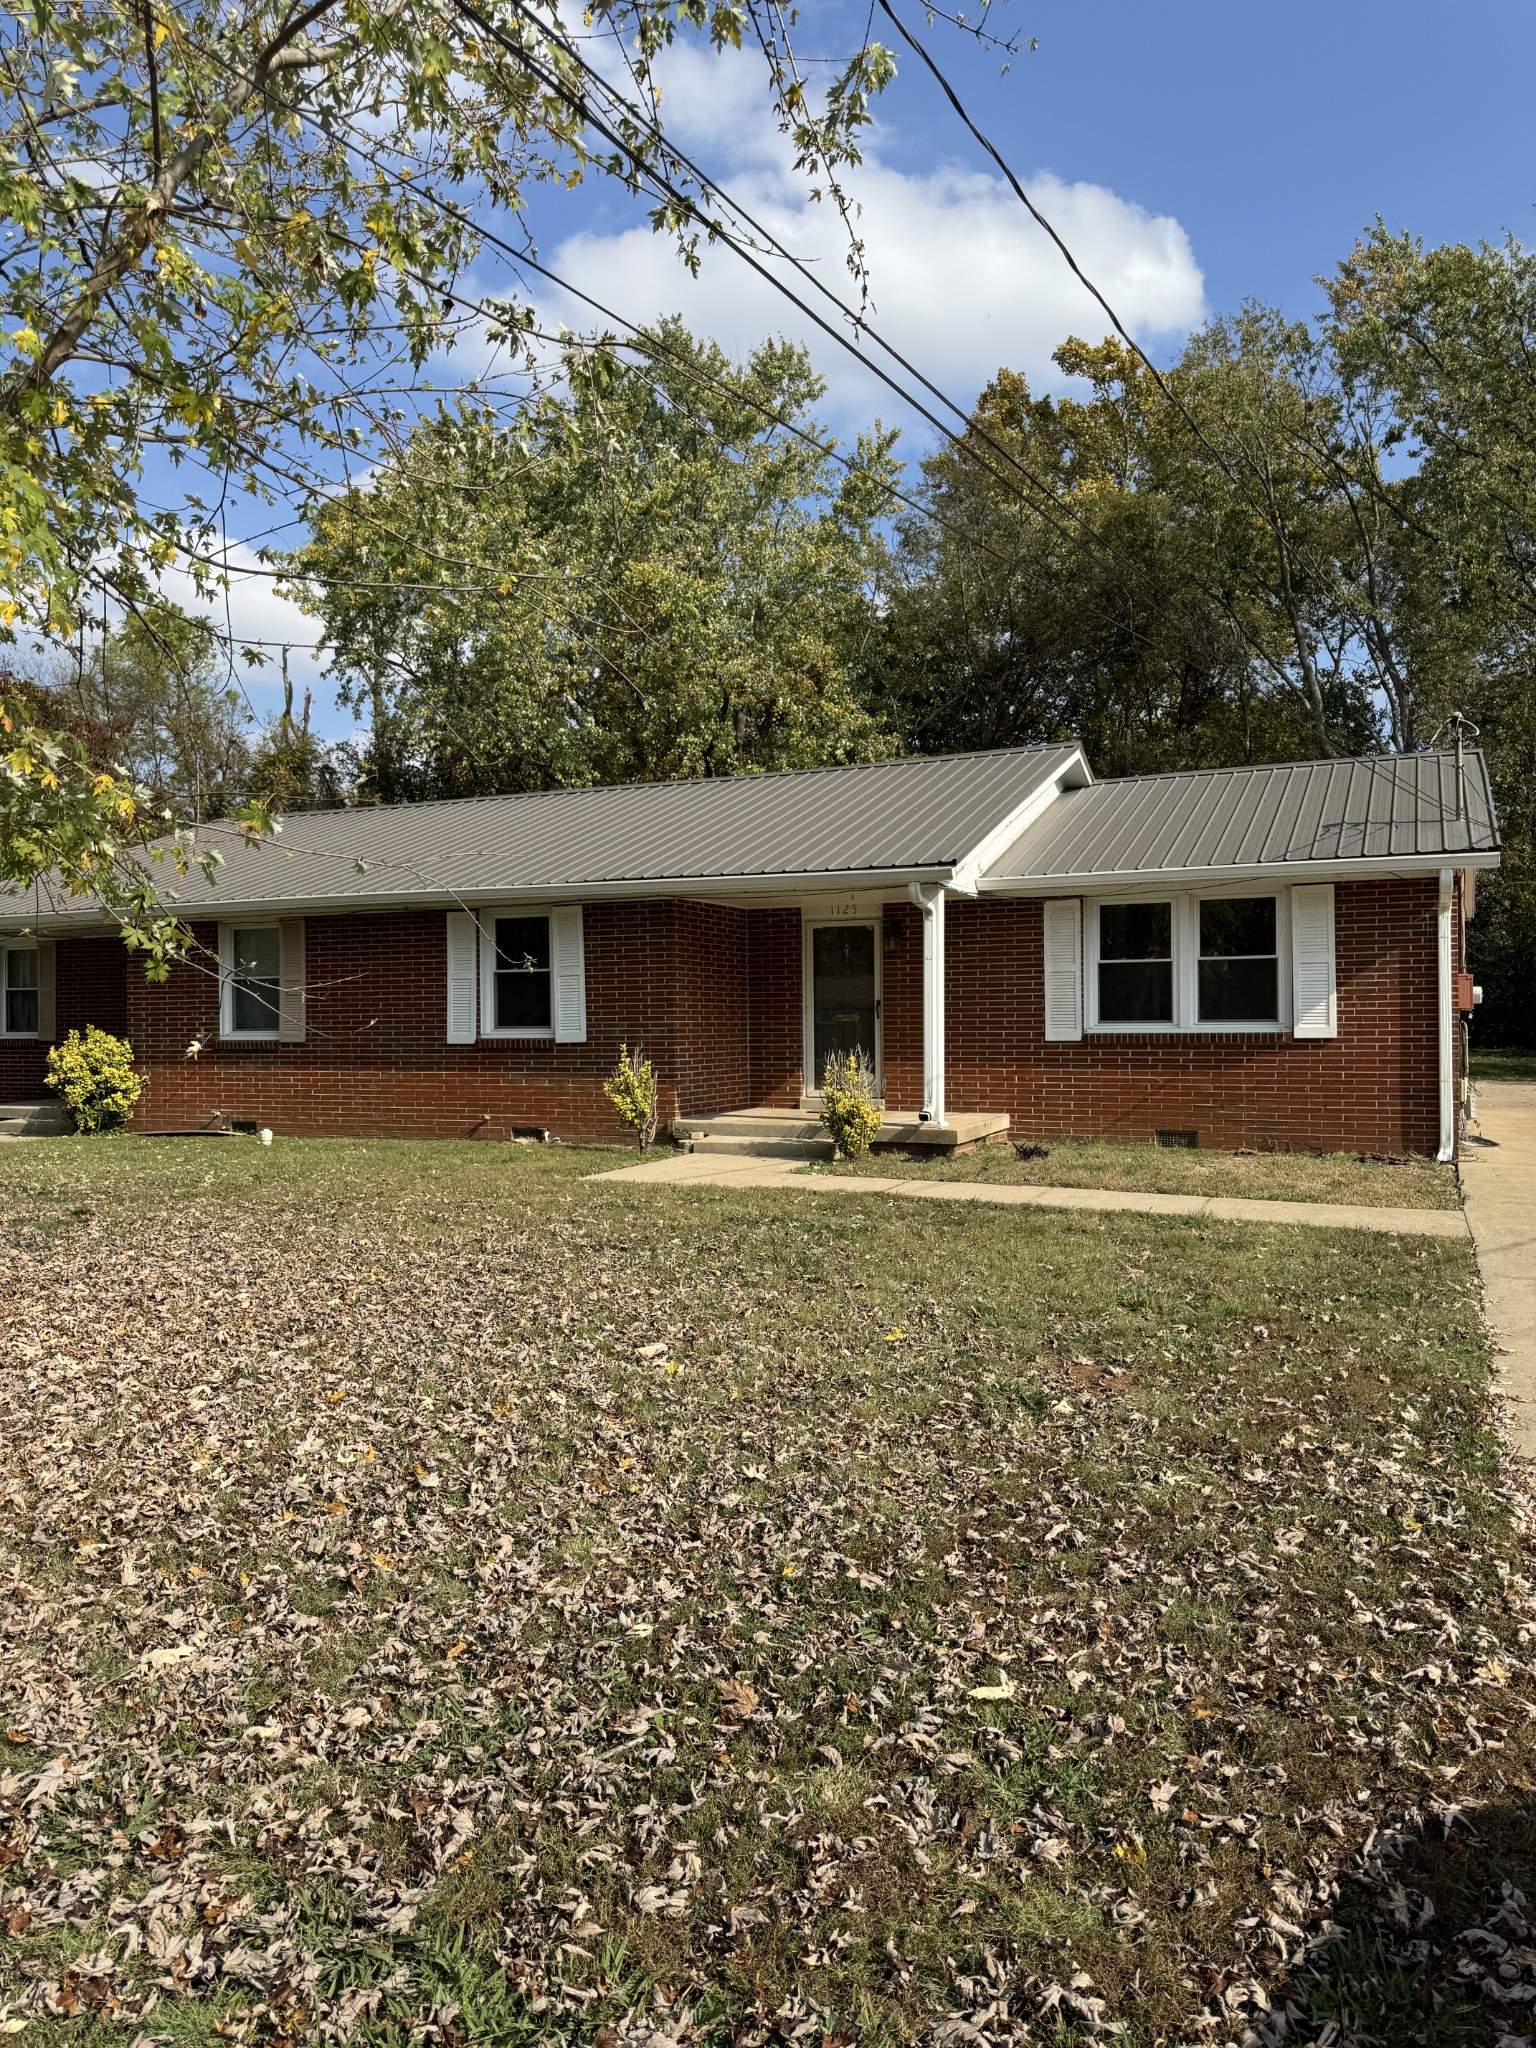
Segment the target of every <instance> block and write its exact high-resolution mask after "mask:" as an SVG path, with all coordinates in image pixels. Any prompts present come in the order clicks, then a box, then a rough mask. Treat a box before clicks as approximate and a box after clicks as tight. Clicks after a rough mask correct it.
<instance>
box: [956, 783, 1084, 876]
mask: <svg viewBox="0 0 1536 2048" xmlns="http://www.w3.org/2000/svg"><path fill="white" fill-rule="evenodd" d="M1092 781H1093V770H1092V769H1091V768H1090V767H1089V765H1088V756H1087V755H1086V754H1085V753H1084V752H1083V750H1082V748H1081V747H1079V748H1078V749H1077V750H1076V752H1075V753H1074V754H1073V755H1072V758H1071V759H1070V760H1069V761H1066V762H1064V763H1063V764H1062V766H1061V767H1060V768H1058V769H1057V771H1056V773H1055V774H1054V775H1052V776H1050V777H1049V778H1048V779H1047V780H1046V781H1045V782H1043V783H1041V785H1040V787H1039V788H1038V789H1032V790H1031V791H1030V793H1029V795H1028V796H1027V797H1025V798H1024V800H1023V802H1022V803H1020V804H1018V805H1016V806H1015V808H1014V809H1013V810H1012V811H1010V812H1009V814H1008V816H1007V817H1006V818H1004V819H1003V821H1002V823H1001V824H1000V825H995V826H994V827H993V828H992V830H991V831H990V832H989V833H988V834H987V836H986V838H985V839H983V840H982V842H981V844H980V845H979V846H974V847H972V849H971V851H970V852H969V853H968V854H967V855H966V856H965V858H964V859H963V860H962V861H961V862H960V864H959V865H958V867H957V868H956V869H955V879H954V881H953V882H952V883H951V885H950V886H951V887H952V888H954V889H956V890H958V891H960V892H961V893H962V894H965V895H974V894H975V892H976V890H977V888H978V887H979V886H981V878H982V875H983V872H984V871H985V869H986V868H987V867H989V866H990V865H991V863H992V862H993V861H995V860H1000V859H1001V858H1002V856H1003V855H1004V854H1005V853H1006V852H1007V851H1008V848H1009V847H1010V846H1012V844H1013V842H1014V841H1015V840H1016V839H1018V838H1020V837H1021V836H1022V835H1023V833H1025V832H1026V831H1027V830H1028V829H1029V827H1030V826H1031V825H1033V824H1034V822H1035V820H1036V819H1037V818H1039V817H1043V816H1044V814H1045V812H1047V811H1048V810H1049V809H1050V807H1051V805H1052V804H1053V803H1055V802H1056V801H1057V800H1058V798H1059V797H1060V796H1061V793H1062V791H1063V790H1065V789H1067V788H1072V789H1086V788H1088V786H1089V785H1090V783H1091V782H1092Z"/></svg>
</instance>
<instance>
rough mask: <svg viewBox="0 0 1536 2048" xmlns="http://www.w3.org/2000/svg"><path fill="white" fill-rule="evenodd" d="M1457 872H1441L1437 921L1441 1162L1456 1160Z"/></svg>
mask: <svg viewBox="0 0 1536 2048" xmlns="http://www.w3.org/2000/svg"><path fill="white" fill-rule="evenodd" d="M1455 908H1456V870H1455V869H1454V868H1442V869H1441V870H1440V904H1439V915H1438V916H1437V918H1436V939H1437V946H1436V952H1437V955H1438V958H1437V963H1436V964H1437V970H1438V971H1437V974H1436V994H1437V996H1438V998H1439V1002H1438V1008H1439V1013H1440V1033H1439V1037H1440V1150H1439V1153H1438V1155H1437V1157H1438V1158H1439V1159H1440V1160H1442V1161H1448V1160H1452V1159H1454V1158H1455V1157H1456V990H1455V986H1454V983H1453V981H1452V976H1451V970H1452V967H1453V965H1454V951H1453V947H1454V937H1455V933H1454V924H1453V918H1454V912H1455Z"/></svg>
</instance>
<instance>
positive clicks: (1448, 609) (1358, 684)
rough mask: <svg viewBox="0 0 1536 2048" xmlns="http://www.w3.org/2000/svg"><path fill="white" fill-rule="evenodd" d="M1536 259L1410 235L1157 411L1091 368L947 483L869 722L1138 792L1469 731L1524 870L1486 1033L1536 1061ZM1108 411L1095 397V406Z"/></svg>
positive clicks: (1205, 351) (1207, 353)
mask: <svg viewBox="0 0 1536 2048" xmlns="http://www.w3.org/2000/svg"><path fill="white" fill-rule="evenodd" d="M1533 348H1536V257H1533V256H1531V255H1528V254H1527V253H1526V252H1525V251H1523V250H1522V249H1520V248H1519V247H1518V246H1516V245H1514V244H1511V245H1508V246H1506V247H1503V248H1488V247H1484V248H1479V249H1470V248H1461V247H1451V248H1442V249H1431V250H1425V249H1424V248H1422V247H1421V246H1420V245H1419V244H1417V243H1415V242H1412V241H1411V240H1408V239H1406V238H1401V237H1394V236H1390V235H1388V234H1386V233H1385V231H1383V230H1380V229H1378V230H1376V231H1375V232H1374V233H1372V234H1370V235H1368V236H1367V237H1366V238H1365V239H1364V240H1363V241H1362V242H1361V243H1360V245H1359V246H1358V247H1357V248H1356V249H1355V250H1354V251H1353V252H1352V254H1351V255H1350V257H1349V258H1348V259H1347V260H1346V261H1345V262H1344V263H1343V264H1342V265H1341V266H1340V268H1339V271H1338V273H1337V275H1336V277H1335V278H1334V279H1333V281H1332V283H1331V286H1330V293H1329V307H1328V310H1327V312H1326V314H1325V315H1324V317H1323V318H1322V319H1320V320H1319V321H1318V322H1316V323H1315V325H1313V326H1312V327H1310V328H1308V327H1306V326H1304V325H1300V324H1296V323H1290V322H1286V321H1284V320H1282V319H1281V318H1280V317H1279V316H1278V315H1277V314H1275V313H1272V312H1270V311H1267V310H1265V309H1264V308H1261V307H1248V308H1245V309H1244V310H1243V312H1242V313H1240V314H1239V315H1236V316H1234V317H1233V318H1230V319H1225V320H1218V321H1215V322H1213V323H1212V324H1211V325H1210V326H1208V327H1207V328H1205V329H1204V330H1203V331H1202V332H1200V333H1199V334H1197V335H1195V336H1194V337H1193V338H1192V340H1191V341H1190V343H1189V344H1188V346H1187V347H1186V348H1185V350H1184V351H1183V353H1182V355H1181V356H1180V358H1179V360H1178V361H1177V363H1175V364H1174V365H1173V367H1172V368H1171V369H1170V370H1169V371H1167V372H1166V373H1165V374H1164V377H1163V379H1162V380H1161V382H1159V380H1158V379H1156V378H1154V376H1153V375H1152V374H1151V372H1150V371H1149V370H1148V369H1147V367H1146V365H1145V364H1144V363H1143V362H1142V361H1141V359H1140V358H1139V357H1138V356H1137V355H1136V354H1135V352H1134V351H1133V350H1131V349H1130V348H1128V347H1126V346H1125V345H1123V344H1122V343H1120V342H1118V341H1111V342H1105V343H1103V344H1100V345H1097V346H1090V345H1088V344H1086V343H1084V342H1081V341H1069V342H1068V343H1066V344H1065V345H1064V346H1063V347H1062V348H1061V349H1060V350H1058V351H1057V356H1056V361H1057V363H1058V365H1059V366H1060V367H1061V368H1062V369H1063V370H1065V371H1067V372H1069V373H1071V374H1072V375H1073V376H1074V377H1076V378H1078V379H1080V380H1081V383H1080V386H1079V387H1078V392H1077V393H1074V394H1073V395H1071V396H1067V397H1063V398H1059V399H1053V398H1039V397H1036V396H1034V395H1033V394H1032V393H1031V392H1030V391H1029V389H1028V387H1027V385H1026V384H1025V382H1024V380H1023V379H1022V378H1021V377H1019V376H1018V375H1017V374H1015V373H1013V372H1011V371H1006V370H1005V371H1001V372H1000V373H999V374H998V376H997V377H996V378H995V379H994V381H993V382H992V383H991V384H990V385H989V386H988V388H987V390H986V391H985V392H984V393H983V394H982V398H981V400H980V403H979V404H978V406H977V409H976V412H975V413H974V415H973V416H972V419H971V422H970V425H969V428H968V431H967V432H966V433H965V435H964V436H963V437H962V438H961V440H960V441H959V442H958V443H957V444H956V445H955V446H953V447H952V448H948V449H945V450H942V451H940V452H939V453H937V454H935V455H934V456H932V457H931V458H930V459H929V460H928V461H927V462H926V463H925V464H924V465H923V479H922V483H921V485H920V490H921V493H922V496H923V498H924V500H925V506H926V511H927V512H928V513H929V514H930V515H931V516H930V517H928V518H924V519H914V520H912V521H910V522H908V523H907V525H906V526H905V527H904V529H903V532H902V545H901V549H900V552H899V558H898V574H897V575H896V577H895V580H894V582H893V585H892V589H891V593H890V597H889V601H888V603H887V605H886V606H885V609H884V613H883V618H882V630H881V633H880V635H879V636H878V638H877V639H876V641H875V642H874V649H875V658H874V660H873V662H872V664H871V669H870V682H869V685H868V691H867V701H868V702H869V703H870V704H871V705H872V706H873V707H874V708H876V709H877V710H879V711H880V712H881V713H882V715H883V716H885V717H886V718H887V719H888V720H889V722H890V723H891V724H892V725H893V726H894V727H895V729H896V731H897V734H898V736H899V737H900V739H901V740H902V741H903V742H904V743H905V744H907V745H908V746H912V747H914V748H918V749H920V750H923V751H932V750H935V749H940V748H944V747H964V746H999V745H1013V744H1018V743H1021V742H1029V741H1035V740H1046V739H1062V738H1068V737H1081V738H1082V739H1083V740H1084V741H1085V742H1086V744H1087V746H1088V749H1089V752H1090V755H1091V757H1092V758H1093V760H1094V761H1095V763H1096V765H1097V766H1098V767H1099V769H1100V770H1101V771H1102V772H1107V773H1111V774H1124V773H1129V772H1147V771H1155V770H1158V769H1163V768H1180V767H1199V766H1207V765H1219V764H1223V763H1228V762H1237V761H1247V760H1276V759H1287V758H1295V757H1299V756H1306V755H1316V754H1322V753H1335V754H1354V753H1369V752H1373V751H1375V750H1377V749H1378V748H1380V747H1383V746H1391V747H1397V748H1408V749H1412V748H1414V747H1419V746H1424V745H1427V744H1429V743H1430V742H1431V741H1432V740H1433V739H1434V738H1435V736H1436V734H1437V733H1439V732H1441V731H1442V730H1443V729H1444V727H1445V726H1446V722H1447V721H1448V720H1449V718H1450V717H1451V714H1452V713H1453V712H1456V711H1460V712H1464V713H1465V714H1466V715H1467V716H1468V717H1469V718H1470V720H1471V721H1472V722H1473V724H1475V725H1476V726H1477V728H1478V729H1479V733H1480V737H1481V740H1482V743H1483V745H1484V746H1485V748H1486V749H1487V751H1488V754H1489V759H1490V766H1491V768H1492V772H1493V776H1494V785H1495V791H1496V794H1497V796H1498V798H1499V801H1500V805H1501V809H1502V812H1503V818H1504V831H1505V843H1506V855H1505V867H1504V870H1503V872H1502V873H1501V874H1500V875H1499V876H1497V877H1496V878H1491V879H1489V880H1488V881H1487V882H1485V884H1484V887H1483V890H1482V907H1481V910H1480V913H1479V918H1478V922H1477V925H1476V927H1475V928H1474V940H1475V949H1476V960H1477V964H1478V967H1479V972H1480V973H1482V975H1483V977H1484V979H1485V981H1486V983H1487V984H1488V987H1489V994H1490V1001H1489V1005H1488V1008H1487V1011H1486V1012H1485V1015H1484V1018H1483V1020H1482V1023H1481V1026H1480V1029H1481V1032H1482V1035H1483V1036H1484V1037H1485V1039H1488V1040H1504V1041H1506V1042H1516V1041H1517V1040H1521V1041H1523V1040H1525V1039H1527V1038H1529V1037H1530V1036H1531V1035H1532V1034H1533V1033H1536V964H1533V963H1536V379H1533V378H1532V376H1531V373H1530V358H1531V354H1532V350H1533ZM1079 394H1080V395H1079Z"/></svg>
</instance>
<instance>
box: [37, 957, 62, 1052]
mask: <svg viewBox="0 0 1536 2048" xmlns="http://www.w3.org/2000/svg"><path fill="white" fill-rule="evenodd" d="M37 1035H38V1037H39V1038H46V1039H54V1038H57V1037H58V1035H59V969H58V956H57V954H56V953H55V951H54V944H53V941H52V939H39V941H38V944H37Z"/></svg>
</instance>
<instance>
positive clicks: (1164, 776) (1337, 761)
mask: <svg viewBox="0 0 1536 2048" xmlns="http://www.w3.org/2000/svg"><path fill="white" fill-rule="evenodd" d="M1462 753H1463V757H1464V759H1466V760H1468V761H1470V760H1472V759H1473V758H1474V756H1475V757H1476V758H1477V759H1478V760H1481V759H1482V758H1483V750H1482V748H1481V747H1465V748H1463V749H1462ZM1455 758H1456V750H1455V748H1454V747H1396V748H1393V749H1392V750H1391V751H1390V752H1387V753H1382V754H1321V755H1319V754H1308V755H1304V756H1303V757H1302V758H1301V759H1300V760H1296V761H1227V762H1224V763H1222V764H1221V765H1219V766H1215V767H1210V768H1154V769H1151V770H1150V771H1149V772H1148V773H1146V774H1143V775H1101V776H1099V777H1098V778H1097V780H1096V781H1094V782H1093V783H1091V784H1089V785H1088V787H1089V788H1092V789H1116V788H1118V787H1119V785H1120V784H1121V783H1123V782H1171V781H1173V779H1174V778H1175V777H1176V776H1182V777H1183V778H1185V779H1186V780H1193V779H1194V778H1195V777H1196V776H1209V775H1274V774H1284V773H1289V771H1290V770H1291V769H1293V768H1384V767H1387V766H1388V765H1392V766H1396V765H1397V764H1398V763H1400V762H1403V761H1427V760H1431V759H1434V760H1439V761H1453V760H1454V759H1455ZM1086 793H1087V791H1086V790H1074V791H1072V792H1071V794H1073V795H1074V796H1083V795H1086Z"/></svg>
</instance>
